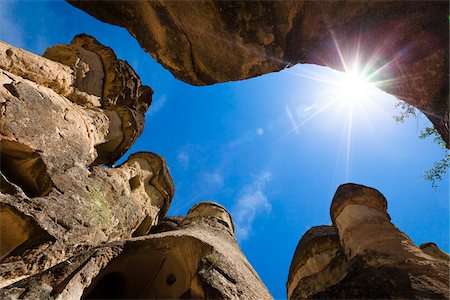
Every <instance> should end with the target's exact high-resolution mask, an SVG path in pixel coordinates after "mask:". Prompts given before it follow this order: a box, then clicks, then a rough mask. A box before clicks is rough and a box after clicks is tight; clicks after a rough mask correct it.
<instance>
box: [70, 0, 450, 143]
mask: <svg viewBox="0 0 450 300" xmlns="http://www.w3.org/2000/svg"><path fill="white" fill-rule="evenodd" d="M68 2H69V3H71V4H72V5H74V6H75V7H78V8H80V9H82V10H84V11H86V12H87V13H89V14H91V15H93V16H94V17H96V18H98V19H99V20H101V21H104V22H108V23H111V24H114V25H119V26H122V27H125V28H126V29H127V30H128V31H129V32H130V33H131V34H132V35H133V36H134V37H135V38H136V39H137V40H138V42H139V43H140V45H141V46H142V47H143V48H144V49H145V50H146V51H147V52H149V53H150V54H151V55H152V56H153V57H154V58H155V59H156V60H157V61H158V62H160V63H161V64H162V65H163V66H164V67H166V68H167V69H168V70H169V71H170V72H172V73H173V74H174V75H175V77H177V78H179V79H181V80H183V81H186V82H189V83H191V84H195V85H204V84H212V83H216V82H224V81H230V80H240V79H245V78H250V77H254V76H258V75H261V74H265V73H269V72H274V71H279V70H281V69H284V68H286V67H289V66H292V65H295V64H297V63H311V64H318V65H323V66H329V67H332V68H335V69H337V70H344V64H343V63H342V62H341V55H342V56H343V57H344V59H345V61H346V63H347V64H351V62H352V61H353V60H355V59H359V60H360V63H361V64H362V65H366V64H367V66H368V68H369V69H371V70H373V71H374V70H377V71H376V73H375V74H373V78H372V80H374V81H379V82H380V83H381V84H380V85H379V87H380V88H381V89H383V90H385V91H386V92H388V93H390V94H392V95H394V96H396V97H397V98H399V99H403V100H405V101H406V102H407V103H409V104H411V105H413V106H415V107H417V108H418V109H420V110H421V111H422V112H423V113H425V114H426V115H427V116H428V118H429V119H430V120H431V122H432V123H433V124H434V125H435V127H436V128H437V129H438V131H439V133H440V134H441V135H442V137H443V139H444V140H445V141H448V140H449V139H448V138H449V135H448V128H449V127H448V122H449V107H448V93H449V88H448V86H449V85H448V81H449V77H448V74H449V71H448V63H447V61H448V37H449V36H448V18H447V13H448V5H447V3H446V2H445V1H441V2H440V1H433V2H429V1H406V2H405V1H400V2H399V1H383V2H380V1H249V2H248V1H211V0H206V1H196V2H194V3H193V2H189V1H113V2H106V1H71V0H68ZM336 45H338V47H337V46H336Z"/></svg>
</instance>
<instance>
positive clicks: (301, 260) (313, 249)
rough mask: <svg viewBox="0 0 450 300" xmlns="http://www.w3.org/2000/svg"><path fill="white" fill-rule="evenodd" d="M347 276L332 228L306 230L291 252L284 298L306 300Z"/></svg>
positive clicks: (345, 265)
mask: <svg viewBox="0 0 450 300" xmlns="http://www.w3.org/2000/svg"><path fill="white" fill-rule="evenodd" d="M346 275H347V257H346V256H345V254H344V251H343V249H342V246H341V243H340V241H339V235H338V234H337V231H336V228H334V227H333V226H316V227H312V228H311V229H309V230H308V231H307V232H306V233H305V234H304V235H303V237H302V238H301V240H300V242H299V243H298V245H297V248H296V249H295V253H294V258H293V259H292V263H291V267H290V269H289V277H288V282H287V284H286V287H287V296H288V299H308V298H311V297H312V296H313V295H315V294H317V293H319V292H322V291H324V290H326V289H327V288H329V287H332V286H333V285H335V284H336V283H338V282H340V281H341V280H342V279H343V278H344V277H345V276H346Z"/></svg>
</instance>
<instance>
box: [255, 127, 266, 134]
mask: <svg viewBox="0 0 450 300" xmlns="http://www.w3.org/2000/svg"><path fill="white" fill-rule="evenodd" d="M256 134H257V135H263V134H264V128H258V129H256Z"/></svg>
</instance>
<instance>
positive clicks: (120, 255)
mask: <svg viewBox="0 0 450 300" xmlns="http://www.w3.org/2000/svg"><path fill="white" fill-rule="evenodd" d="M170 219H174V217H171V218H170ZM175 220H177V222H175V223H174V224H176V225H175V226H173V227H172V228H171V230H163V232H158V231H157V230H156V231H155V232H154V233H152V234H149V235H146V236H143V237H139V238H133V239H128V240H122V241H119V242H114V243H109V244H104V245H101V246H99V247H96V248H92V249H89V250H88V251H85V252H82V253H80V254H79V255H77V256H74V257H71V258H70V259H68V260H67V261H64V262H62V263H60V264H58V265H56V266H54V267H53V268H51V269H49V270H47V271H45V272H42V273H40V274H38V275H35V276H33V277H30V278H27V279H24V280H22V281H20V282H17V283H15V284H13V285H10V286H8V287H6V288H4V289H3V290H2V291H1V292H0V296H1V297H2V299H15V298H17V297H19V298H41V299H42V298H56V299H68V298H70V299H78V298H87V299H90V298H94V299H95V298H97V299H98V298H100V299H105V298H107V299H111V298H116V299H117V298H119V299H130V298H133V299H137V298H139V299H179V298H182V299H192V298H193V299H271V296H270V294H269V292H268V291H267V289H266V288H265V286H264V285H263V284H262V282H261V280H260V279H259V277H258V275H257V274H256V272H255V271H254V270H253V268H252V267H251V266H250V264H249V263H248V261H247V260H246V258H245V256H244V255H243V254H242V252H241V250H240V249H239V246H238V245H237V242H236V239H235V236H234V230H233V225H232V220H231V217H230V215H229V214H228V212H227V211H226V210H225V209H224V208H223V207H221V206H220V205H218V204H215V203H211V202H208V203H200V204H198V205H196V206H194V207H193V208H192V209H191V210H190V212H189V213H188V215H187V216H186V217H175ZM29 287H32V289H30V288H29Z"/></svg>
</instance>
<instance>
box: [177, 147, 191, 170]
mask: <svg viewBox="0 0 450 300" xmlns="http://www.w3.org/2000/svg"><path fill="white" fill-rule="evenodd" d="M177 160H178V163H179V164H180V165H181V166H182V167H183V168H187V167H188V166H189V160H190V157H189V154H188V153H187V151H185V150H180V151H178V154H177Z"/></svg>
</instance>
